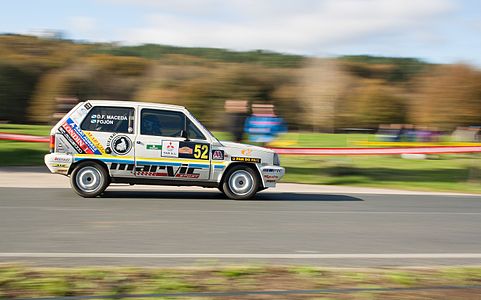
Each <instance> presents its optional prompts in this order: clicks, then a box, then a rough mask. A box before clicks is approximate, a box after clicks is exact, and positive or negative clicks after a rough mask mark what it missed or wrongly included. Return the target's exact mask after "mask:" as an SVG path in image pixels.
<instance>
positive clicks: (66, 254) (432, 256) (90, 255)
mask: <svg viewBox="0 0 481 300" xmlns="http://www.w3.org/2000/svg"><path fill="white" fill-rule="evenodd" d="M8 257H15V258H264V259H449V258H451V259H456V258H457V259H466V258H481V253H344V254H332V253H325V254H322V253H302V254H301V253H244V254H239V253H71V252H58V253H55V252H53V253H50V252H0V258H8Z"/></svg>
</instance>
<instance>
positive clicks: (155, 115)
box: [140, 109, 185, 137]
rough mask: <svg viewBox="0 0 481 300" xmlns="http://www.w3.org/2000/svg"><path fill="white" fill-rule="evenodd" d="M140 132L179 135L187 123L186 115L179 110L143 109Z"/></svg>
mask: <svg viewBox="0 0 481 300" xmlns="http://www.w3.org/2000/svg"><path fill="white" fill-rule="evenodd" d="M140 118H141V120H140V134H143V135H156V136H169V137H179V136H180V135H181V132H182V130H183V129H184V124H185V115H184V114H183V113H181V112H177V111H168V110H157V109H142V113H141V117H140Z"/></svg>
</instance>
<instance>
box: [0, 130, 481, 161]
mask: <svg viewBox="0 0 481 300" xmlns="http://www.w3.org/2000/svg"><path fill="white" fill-rule="evenodd" d="M0 140H9V141H19V142H30V143H48V142H49V138H48V137H42V136H34V135H26V134H13V133H1V132H0ZM270 149H272V150H274V151H276V152H277V153H279V154H285V155H399V154H449V153H479V152H481V146H423V147H396V148H272V147H271V148H270Z"/></svg>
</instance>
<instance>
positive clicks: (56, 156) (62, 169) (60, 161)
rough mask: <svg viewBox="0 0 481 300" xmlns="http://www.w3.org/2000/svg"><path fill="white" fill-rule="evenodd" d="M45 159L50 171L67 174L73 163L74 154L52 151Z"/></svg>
mask: <svg viewBox="0 0 481 300" xmlns="http://www.w3.org/2000/svg"><path fill="white" fill-rule="evenodd" d="M44 161H45V165H47V168H48V169H49V170H50V172H52V173H56V174H63V175H67V174H68V170H69V169H70V166H71V165H72V163H73V156H72V155H68V154H63V153H50V154H47V155H45V158H44Z"/></svg>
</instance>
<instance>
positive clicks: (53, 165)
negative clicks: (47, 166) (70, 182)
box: [52, 163, 68, 168]
mask: <svg viewBox="0 0 481 300" xmlns="http://www.w3.org/2000/svg"><path fill="white" fill-rule="evenodd" d="M52 167H55V168H67V167H68V165H67V164H59V163H54V164H52Z"/></svg>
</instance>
